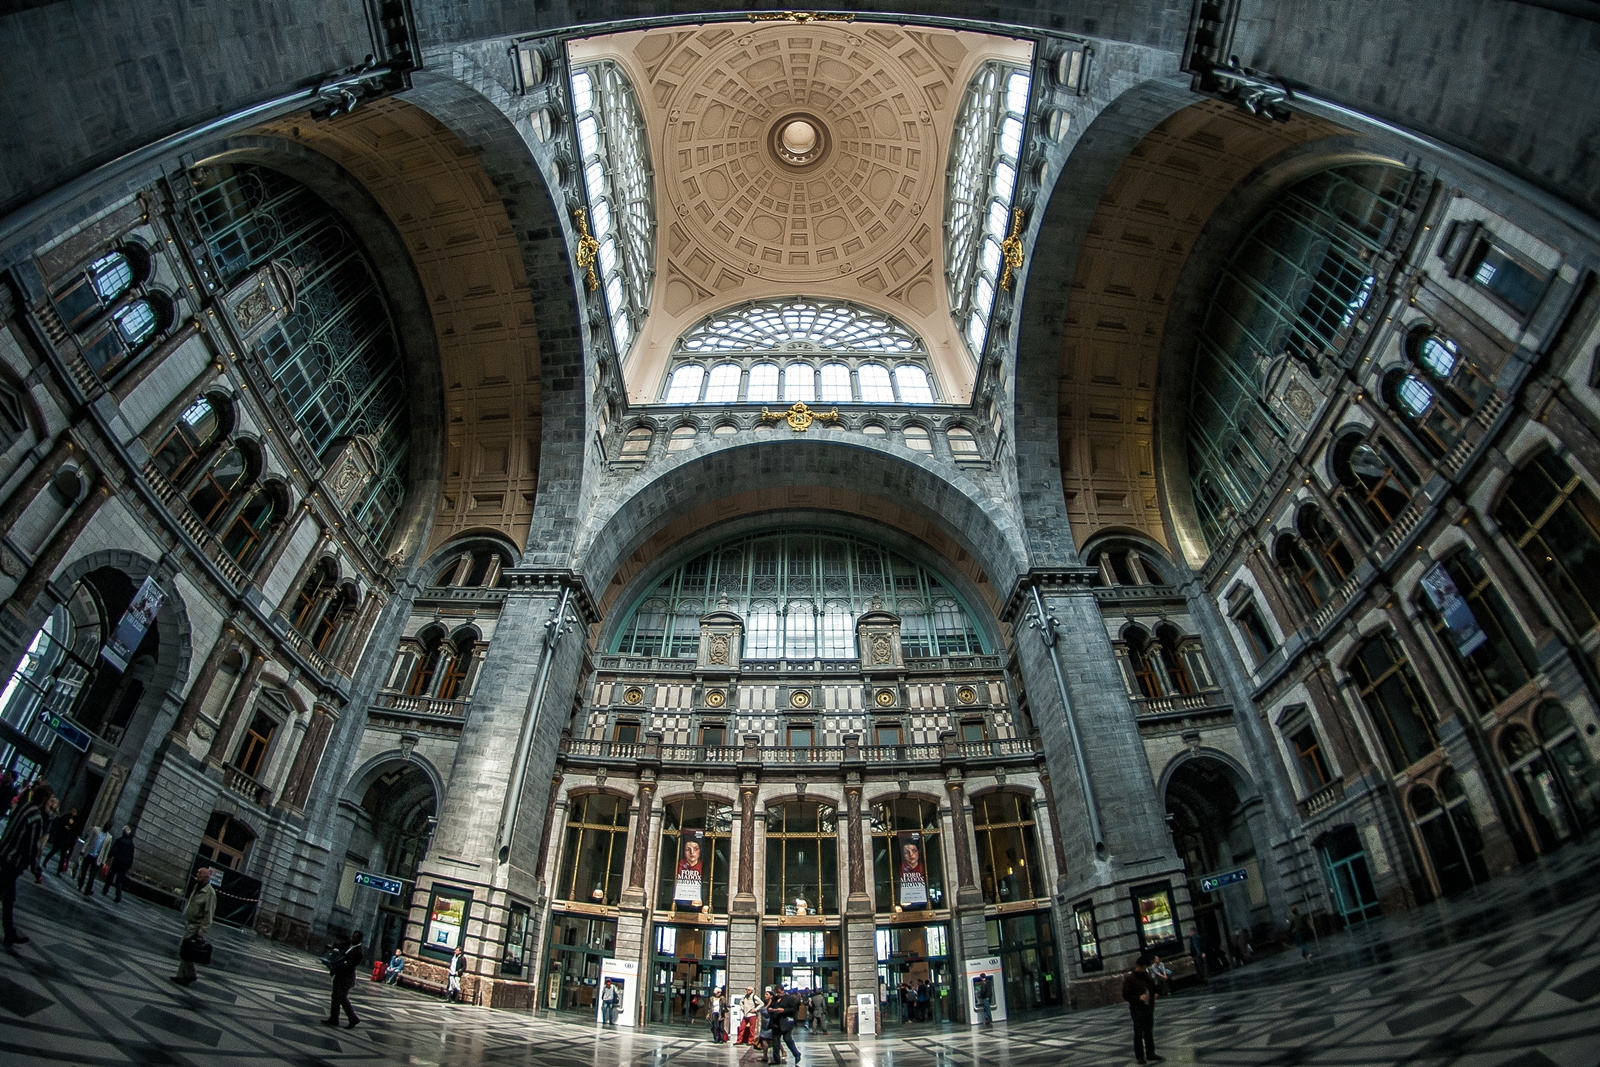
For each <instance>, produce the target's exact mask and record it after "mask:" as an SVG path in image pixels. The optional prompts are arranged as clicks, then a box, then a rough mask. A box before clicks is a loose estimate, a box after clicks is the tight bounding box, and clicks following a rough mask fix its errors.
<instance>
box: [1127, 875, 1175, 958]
mask: <svg viewBox="0 0 1600 1067" xmlns="http://www.w3.org/2000/svg"><path fill="white" fill-rule="evenodd" d="M1134 899H1135V900H1136V901H1137V902H1138V905H1139V933H1140V935H1141V936H1142V937H1143V938H1144V943H1145V946H1146V947H1148V946H1150V945H1159V944H1162V943H1163V942H1166V941H1176V940H1177V939H1178V922H1177V919H1176V918H1175V917H1174V916H1173V914H1172V893H1171V892H1170V891H1168V889H1167V888H1166V887H1165V886H1163V887H1162V888H1161V889H1160V890H1158V891H1156V892H1154V893H1150V894H1149V895H1145V894H1143V893H1136V894H1135V897H1134Z"/></svg>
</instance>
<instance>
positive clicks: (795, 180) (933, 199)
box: [570, 23, 1031, 403]
mask: <svg viewBox="0 0 1600 1067" xmlns="http://www.w3.org/2000/svg"><path fill="white" fill-rule="evenodd" d="M570 49H571V56H572V60H573V62H574V63H575V64H578V63H584V62H590V61H594V60H598V59H602V58H605V59H611V60H613V61H615V62H616V63H618V64H619V65H620V66H621V67H622V68H623V70H624V71H625V72H626V73H627V74H628V77H629V79H630V80H631V81H632V82H633V85H634V88H635V90H636V91H637V93H638V96H639V102H640V105H641V106H642V108H643V110H644V112H645V122H646V125H647V126H648V128H649V137H650V155H651V162H652V166H653V168H654V170H655V201H656V217H657V224H658V230H657V241H656V260H657V262H656V264H655V279H654V286H653V291H652V295H651V311H650V317H649V320H648V322H647V324H646V326H645V328H644V330H643V331H642V332H641V334H640V337H639V339H638V340H637V341H636V342H635V344H634V347H633V350H632V352H631V354H630V356H629V358H628V361H627V364H626V367H625V370H626V376H627V379H628V391H629V395H630V398H631V399H632V400H633V401H635V402H648V401H650V400H653V399H654V398H655V396H656V393H657V391H658V389H659V387H660V384H661V379H662V375H663V372H664V370H665V367H666V361H667V357H668V354H669V352H670V350H671V346H672V343H673V341H674V340H676V339H677V337H678V336H679V335H680V334H681V333H682V332H683V331H684V330H685V329H686V328H687V327H689V326H690V325H693V324H694V323H695V322H696V321H698V320H699V319H701V318H702V317H704V316H706V315H708V314H710V313H712V312H714V311H718V310H720V309H722V308H725V307H727V306H729V305H731V304H735V303H742V302H744V301H747V300H752V299H760V298H768V297H786V296H795V295H805V296H812V297H837V298H842V299H849V300H857V301H860V302H863V303H867V304H870V305H872V306H874V307H877V308H879V309H880V310H882V311H886V312H889V313H890V314H892V315H894V316H896V317H897V318H899V319H901V320H902V321H904V322H905V323H906V324H907V325H909V326H911V327H912V328H913V329H915V330H916V331H917V332H918V333H919V334H921V335H922V338H923V340H924V341H925V342H926V343H927V346H928V351H929V356H930V359H931V362H932V364H933V367H934V371H935V373H936V374H937V375H938V377H939V379H940V385H941V388H942V392H943V395H944V397H945V399H947V400H950V401H952V402H957V403H965V402H966V401H968V400H969V399H970V397H971V388H972V373H973V362H972V359H971V357H970V356H969V355H968V354H967V350H966V347H965V345H964V343H963V341H962V340H961V338H960V336H959V333H958V331H957V329H956V327H955V325H954V323H953V322H952V320H951V317H950V306H949V298H948V296H947V293H946V289H945V282H944V269H945V263H944V239H943V217H944V204H945V169H946V166H947V164H948V161H949V156H950V137H951V131H952V129H953V127H954V122H955V116H956V112H957V110H958V109H959V107H960V105H961V100H962V94H963V93H964V91H965V89H966V87H967V83H968V81H969V80H970V79H971V77H972V75H973V73H974V71H976V69H977V68H978V66H979V64H981V63H982V62H984V61H985V60H988V59H1005V60H1009V61H1012V62H1016V63H1021V64H1026V63H1028V61H1029V58H1030V54H1031V53H1030V49H1031V45H1029V44H1028V43H1027V42H1021V41H1014V40H1010V39H1008V38H1001V37H990V36H986V35H982V34H972V33H958V32H954V31H949V30H938V29H929V28H915V29H913V28H908V27H897V26H887V25H871V26H868V25H855V24H851V23H812V24H807V25H804V26H795V25H791V24H774V25H754V26H739V25H729V24H727V23H718V24H713V25H708V26H702V27H695V28H679V27H671V28H662V29H656V30H647V31H641V32H635V33H621V34H612V35H608V36H603V37H593V38H588V39H585V40H581V41H577V42H574V43H573V44H572V45H571V46H570ZM794 118H803V119H804V120H805V121H807V122H808V123H810V124H811V125H812V126H813V127H814V128H815V129H816V130H817V131H818V134H819V136H820V139H821V144H820V146H819V149H818V150H817V151H816V152H815V153H814V154H812V155H811V156H806V157H805V161H804V162H802V163H799V164H797V163H795V162H793V161H792V160H791V159H786V158H785V154H784V153H783V152H782V151H781V149H780V146H779V144H778V143H777V139H778V134H779V132H780V130H781V128H782V127H783V126H785V125H786V124H787V123H788V122H789V121H791V120H792V119H794ZM802 156H805V154H804V153H802Z"/></svg>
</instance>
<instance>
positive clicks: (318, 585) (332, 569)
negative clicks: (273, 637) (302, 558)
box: [293, 557, 339, 637]
mask: <svg viewBox="0 0 1600 1067" xmlns="http://www.w3.org/2000/svg"><path fill="white" fill-rule="evenodd" d="M338 583H339V572H338V568H337V566H336V565H335V564H334V562H333V560H331V559H328V558H327V557H323V558H322V559H320V560H318V561H317V563H316V565H315V566H313V567H312V568H311V573H310V574H308V575H306V580H305V583H304V584H302V585H301V586H300V592H299V593H297V594H295V599H294V620H293V626H294V628H295V629H296V630H299V631H300V632H301V633H303V634H305V635H306V636H307V637H309V636H311V632H312V630H313V629H315V628H316V625H317V621H318V620H319V619H321V618H322V609H323V606H324V605H325V603H326V602H327V600H328V598H329V597H331V596H333V595H334V592H335V591H336V589H337V587H338Z"/></svg>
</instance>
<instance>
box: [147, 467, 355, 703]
mask: <svg viewBox="0 0 1600 1067" xmlns="http://www.w3.org/2000/svg"><path fill="white" fill-rule="evenodd" d="M142 473H143V475H144V479H145V481H146V482H147V483H148V484H149V486H150V490H151V492H153V493H155V495H156V499H158V500H160V501H161V503H162V504H163V505H165V506H166V509H167V511H168V512H169V513H171V515H172V517H173V518H174V519H176V520H177V522H178V525H179V526H181V527H183V532H184V533H186V534H188V535H189V537H190V539H191V540H193V541H194V543H195V544H196V545H198V546H199V548H200V551H201V552H202V553H203V554H204V555H205V557H206V558H207V559H209V560H210V561H211V562H212V563H214V564H215V565H216V567H217V569H218V570H220V571H221V572H222V576H223V577H224V578H226V579H227V580H228V582H229V583H230V584H231V585H232V586H233V587H234V589H235V590H241V591H242V590H243V589H244V588H245V587H246V586H248V585H249V584H250V576H249V575H248V574H246V573H245V572H244V568H243V567H240V566H239V564H238V562H237V561H236V560H235V559H234V558H233V557H232V556H230V555H228V553H227V551H226V550H225V549H223V547H222V542H221V541H220V540H218V539H217V535H216V534H214V533H212V532H211V528H210V527H209V526H207V525H206V524H205V523H203V522H201V521H200V517H199V516H198V515H196V514H195V513H194V512H193V511H191V510H189V501H187V500H185V499H184V496H183V494H182V493H180V492H178V490H177V488H176V487H174V486H173V484H172V483H171V482H169V481H167V476H166V475H165V474H162V473H161V469H160V468H159V467H157V466H156V465H155V462H154V461H151V462H149V463H146V464H145V465H144V470H143V472H142ZM323 673H327V672H326V670H324V672H323Z"/></svg>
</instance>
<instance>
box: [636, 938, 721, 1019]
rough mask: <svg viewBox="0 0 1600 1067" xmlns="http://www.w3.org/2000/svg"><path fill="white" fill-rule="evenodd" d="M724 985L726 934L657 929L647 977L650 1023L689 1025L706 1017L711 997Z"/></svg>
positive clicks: (707, 1016) (708, 1015)
mask: <svg viewBox="0 0 1600 1067" xmlns="http://www.w3.org/2000/svg"><path fill="white" fill-rule="evenodd" d="M727 984H728V931H727V930H724V929H720V928H719V929H702V928H700V927H695V926H657V927H656V934H655V958H654V960H653V961H652V964H651V975H650V1022H652V1023H669V1024H691V1023H698V1022H706V1021H708V1020H709V1018H710V1014H709V1013H710V1010H711V996H712V994H713V993H715V992H716V991H717V990H718V989H722V990H723V991H724V995H726V987H727Z"/></svg>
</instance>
